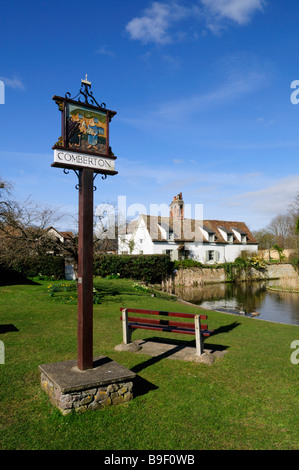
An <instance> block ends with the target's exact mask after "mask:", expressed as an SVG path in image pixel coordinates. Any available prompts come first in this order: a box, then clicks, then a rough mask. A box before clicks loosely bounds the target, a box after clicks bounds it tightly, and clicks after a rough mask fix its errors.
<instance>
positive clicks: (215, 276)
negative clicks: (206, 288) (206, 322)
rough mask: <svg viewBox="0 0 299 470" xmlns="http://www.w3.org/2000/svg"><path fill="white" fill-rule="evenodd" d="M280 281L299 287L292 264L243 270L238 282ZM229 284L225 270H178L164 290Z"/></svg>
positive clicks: (163, 286)
mask: <svg viewBox="0 0 299 470" xmlns="http://www.w3.org/2000/svg"><path fill="white" fill-rule="evenodd" d="M270 279H279V280H280V281H279V282H280V284H281V283H283V284H284V285H285V286H286V285H290V286H291V287H296V286H299V275H298V273H297V272H296V271H295V269H294V268H293V266H292V265H291V264H276V265H268V266H267V269H265V270H261V271H260V270H257V269H254V268H250V269H248V270H243V271H242V272H241V273H240V275H239V277H238V279H237V281H239V282H243V281H259V280H270ZM222 282H227V276H226V272H225V270H224V268H204V267H203V268H196V267H194V268H188V269H178V270H177V271H176V272H175V273H174V274H173V276H171V277H169V278H168V279H166V280H165V281H163V283H162V288H163V289H164V290H166V291H169V289H170V288H171V287H174V286H184V287H195V286H201V285H204V284H219V283H222Z"/></svg>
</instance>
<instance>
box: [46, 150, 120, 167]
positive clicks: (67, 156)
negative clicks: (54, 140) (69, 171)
mask: <svg viewBox="0 0 299 470" xmlns="http://www.w3.org/2000/svg"><path fill="white" fill-rule="evenodd" d="M55 164H57V166H61V167H64V166H66V167H71V166H73V167H82V168H90V169H92V170H95V171H98V172H103V173H104V172H106V171H107V172H110V171H111V172H115V159H114V158H108V157H100V156H99V157H98V156H94V155H88V154H86V153H77V152H72V151H71V150H70V151H66V150H58V149H55V150H54V166H55Z"/></svg>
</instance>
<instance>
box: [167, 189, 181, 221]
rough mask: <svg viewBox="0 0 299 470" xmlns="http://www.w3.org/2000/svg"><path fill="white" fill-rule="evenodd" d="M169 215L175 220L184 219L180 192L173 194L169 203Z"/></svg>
mask: <svg viewBox="0 0 299 470" xmlns="http://www.w3.org/2000/svg"><path fill="white" fill-rule="evenodd" d="M170 217H173V219H177V220H184V201H183V195H182V193H179V194H178V195H177V196H174V198H173V201H172V202H171V204H170Z"/></svg>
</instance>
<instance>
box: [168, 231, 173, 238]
mask: <svg viewBox="0 0 299 470" xmlns="http://www.w3.org/2000/svg"><path fill="white" fill-rule="evenodd" d="M173 239H174V235H173V231H172V230H169V233H168V240H173Z"/></svg>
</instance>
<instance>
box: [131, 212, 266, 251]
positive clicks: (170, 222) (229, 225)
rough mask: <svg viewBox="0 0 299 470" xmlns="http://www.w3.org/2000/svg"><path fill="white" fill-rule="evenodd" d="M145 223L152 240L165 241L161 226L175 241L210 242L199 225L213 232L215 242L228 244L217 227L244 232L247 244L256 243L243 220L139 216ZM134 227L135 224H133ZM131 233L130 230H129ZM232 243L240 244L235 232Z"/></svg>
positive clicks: (226, 230) (228, 231)
mask: <svg viewBox="0 0 299 470" xmlns="http://www.w3.org/2000/svg"><path fill="white" fill-rule="evenodd" d="M141 217H142V218H143V220H144V222H145V224H146V227H147V230H148V232H149V234H150V236H151V238H152V241H167V238H165V237H164V236H163V232H162V231H161V230H160V228H159V226H160V227H162V228H163V229H164V230H165V231H166V232H169V231H172V232H173V233H174V241H176V242H193V241H196V240H198V241H199V240H200V241H203V242H204V243H210V241H209V240H208V239H207V238H206V237H205V236H204V234H203V233H202V232H201V230H200V229H199V226H201V227H202V228H203V229H204V230H205V231H206V232H208V233H210V234H215V242H214V243H216V244H217V243H221V244H228V242H227V241H226V240H225V239H224V238H223V236H222V235H221V232H220V231H219V228H221V229H223V230H224V231H225V232H227V233H233V229H235V230H236V231H238V232H239V233H240V234H244V235H246V237H247V244H258V242H257V240H256V239H255V238H254V236H253V235H252V233H251V232H250V230H249V229H248V227H247V225H246V224H245V223H244V222H236V221H224V220H203V221H200V220H194V219H184V221H180V220H179V221H176V219H173V218H172V217H162V216H150V215H142V216H141ZM134 228H135V226H134ZM131 233H132V232H131ZM233 235H234V236H233V244H241V242H240V241H239V240H238V239H237V237H236V236H235V234H233Z"/></svg>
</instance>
